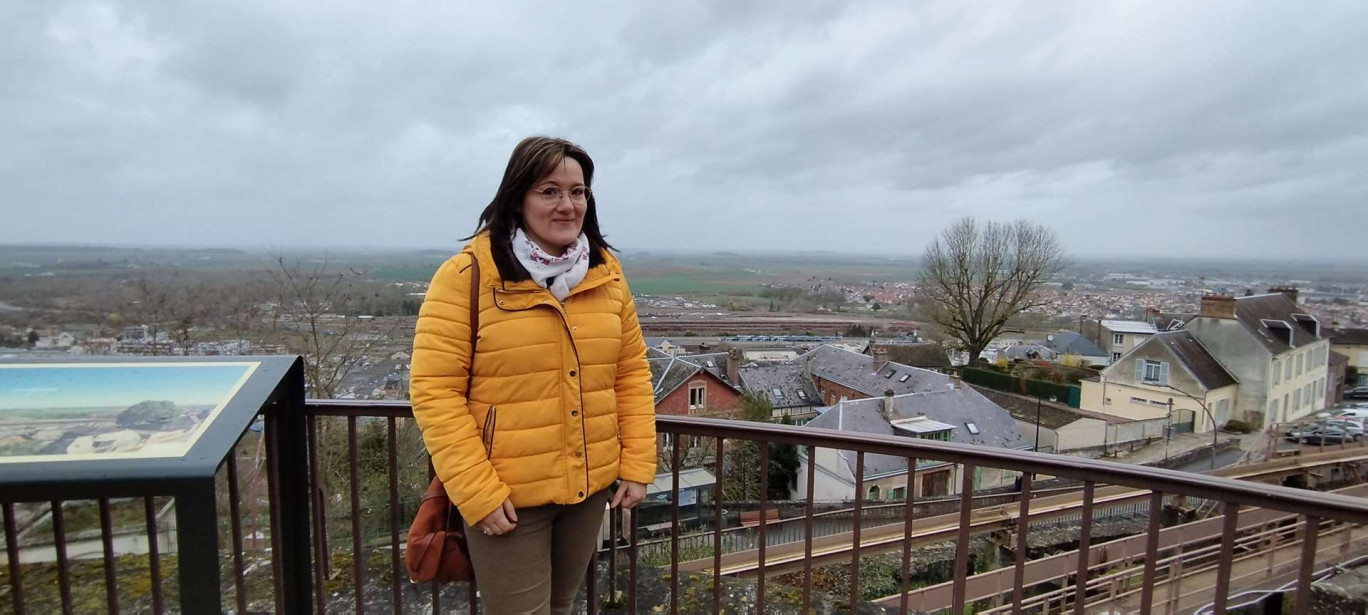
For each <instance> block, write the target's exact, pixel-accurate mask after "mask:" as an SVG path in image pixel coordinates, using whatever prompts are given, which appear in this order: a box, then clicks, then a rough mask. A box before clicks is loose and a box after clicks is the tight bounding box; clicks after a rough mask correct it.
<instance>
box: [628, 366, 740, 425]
mask: <svg viewBox="0 0 1368 615" xmlns="http://www.w3.org/2000/svg"><path fill="white" fill-rule="evenodd" d="M738 354H739V352H738V351H732V352H730V353H725V352H722V353H714V354H706V355H679V356H671V357H659V356H657V357H655V358H650V359H647V363H649V364H650V367H651V386H652V387H653V388H654V391H655V405H656V414H671V415H676V416H686V415H711V416H719V415H731V414H733V413H734V412H735V411H736V408H737V406H738V405H739V404H740V399H741V395H742V391H741V389H740V387H739V386H737V384H736V383H737V382H739V378H738V375H737V369H738V365H737V362H738V360H739V357H738Z"/></svg>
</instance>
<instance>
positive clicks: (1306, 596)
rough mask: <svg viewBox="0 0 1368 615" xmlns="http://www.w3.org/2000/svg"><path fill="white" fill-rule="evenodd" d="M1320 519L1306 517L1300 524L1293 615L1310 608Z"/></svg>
mask: <svg viewBox="0 0 1368 615" xmlns="http://www.w3.org/2000/svg"><path fill="white" fill-rule="evenodd" d="M1319 533H1320V518H1319V517H1312V516H1309V515H1308V516H1307V517H1306V522H1305V523H1304V524H1302V555H1301V570H1300V571H1299V572H1298V574H1297V606H1296V608H1295V609H1293V611H1292V612H1294V613H1305V612H1306V611H1307V609H1309V608H1310V606H1311V575H1312V573H1314V572H1315V569H1316V537H1317V535H1318V534H1319Z"/></svg>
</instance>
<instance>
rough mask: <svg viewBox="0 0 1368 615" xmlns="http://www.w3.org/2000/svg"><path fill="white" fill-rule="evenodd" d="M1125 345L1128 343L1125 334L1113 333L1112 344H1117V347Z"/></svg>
mask: <svg viewBox="0 0 1368 615" xmlns="http://www.w3.org/2000/svg"><path fill="white" fill-rule="evenodd" d="M1125 343H1126V336H1125V335H1123V334H1121V333H1113V334H1112V344H1115V345H1117V346H1121V345H1123V344H1125Z"/></svg>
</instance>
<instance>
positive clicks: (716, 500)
mask: <svg viewBox="0 0 1368 615" xmlns="http://www.w3.org/2000/svg"><path fill="white" fill-rule="evenodd" d="M716 447H717V450H716V452H715V453H714V455H713V470H714V472H716V473H717V475H716V476H715V477H713V595H712V603H713V604H712V608H713V612H714V613H721V612H722V476H723V472H724V471H725V469H726V458H725V451H724V450H723V439H722V438H721V437H718V438H717V442H716ZM809 495H810V494H809Z"/></svg>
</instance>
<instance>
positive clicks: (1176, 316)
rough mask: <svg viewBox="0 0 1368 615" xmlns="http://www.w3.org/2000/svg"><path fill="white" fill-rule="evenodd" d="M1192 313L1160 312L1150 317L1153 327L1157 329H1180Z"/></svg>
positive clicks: (1191, 317) (1192, 315)
mask: <svg viewBox="0 0 1368 615" xmlns="http://www.w3.org/2000/svg"><path fill="white" fill-rule="evenodd" d="M1193 317H1194V314H1181V313H1178V312H1160V313H1159V315H1158V316H1155V317H1154V318H1151V319H1150V322H1151V323H1153V324H1154V328H1155V329H1157V330H1159V331H1177V330H1178V329H1182V328H1183V327H1184V326H1185V325H1187V322H1188V321H1189V320H1192V319H1193Z"/></svg>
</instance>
